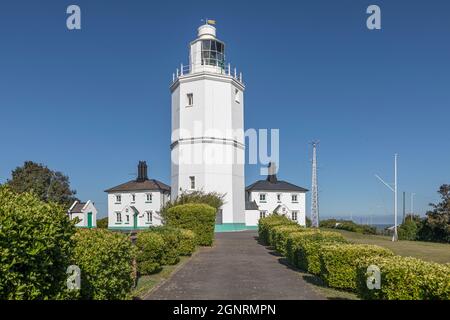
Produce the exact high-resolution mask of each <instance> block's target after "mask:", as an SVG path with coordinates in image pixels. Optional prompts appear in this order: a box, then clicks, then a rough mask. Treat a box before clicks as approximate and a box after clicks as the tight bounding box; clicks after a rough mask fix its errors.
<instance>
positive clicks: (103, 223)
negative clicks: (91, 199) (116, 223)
mask: <svg viewBox="0 0 450 320" xmlns="http://www.w3.org/2000/svg"><path fill="white" fill-rule="evenodd" d="M97 228H99V229H108V217H105V218H102V219H98V220H97Z"/></svg>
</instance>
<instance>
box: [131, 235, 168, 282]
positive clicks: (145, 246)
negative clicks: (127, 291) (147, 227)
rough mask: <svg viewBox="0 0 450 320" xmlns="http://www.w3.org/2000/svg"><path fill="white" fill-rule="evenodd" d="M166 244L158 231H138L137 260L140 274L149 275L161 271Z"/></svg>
mask: <svg viewBox="0 0 450 320" xmlns="http://www.w3.org/2000/svg"><path fill="white" fill-rule="evenodd" d="M164 245H165V242H164V239H163V237H162V236H161V235H160V234H158V233H156V232H151V231H145V232H140V233H138V235H137V239H136V249H137V257H136V262H137V265H138V270H139V273H140V274H142V275H148V274H153V273H156V272H159V271H161V264H162V259H163V256H164Z"/></svg>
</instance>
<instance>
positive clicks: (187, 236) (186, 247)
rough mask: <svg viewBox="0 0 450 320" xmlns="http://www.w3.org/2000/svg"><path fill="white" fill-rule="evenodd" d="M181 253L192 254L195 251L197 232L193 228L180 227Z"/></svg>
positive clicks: (183, 254) (184, 254)
mask: <svg viewBox="0 0 450 320" xmlns="http://www.w3.org/2000/svg"><path fill="white" fill-rule="evenodd" d="M180 232H181V239H180V255H182V256H190V255H191V254H192V253H193V252H194V251H195V247H196V245H195V233H194V232H193V231H191V230H186V229H180Z"/></svg>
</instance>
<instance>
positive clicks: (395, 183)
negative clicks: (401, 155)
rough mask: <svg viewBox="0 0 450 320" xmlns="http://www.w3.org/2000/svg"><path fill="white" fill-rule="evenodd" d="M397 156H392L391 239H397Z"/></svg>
mask: <svg viewBox="0 0 450 320" xmlns="http://www.w3.org/2000/svg"><path fill="white" fill-rule="evenodd" d="M397 158H398V154H395V157H394V179H395V180H394V212H395V213H394V215H395V218H394V236H393V237H392V241H397V240H398V234H397Z"/></svg>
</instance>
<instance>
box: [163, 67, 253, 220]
mask: <svg viewBox="0 0 450 320" xmlns="http://www.w3.org/2000/svg"><path fill="white" fill-rule="evenodd" d="M236 89H238V90H239V92H240V93H239V95H240V99H239V100H240V103H237V102H236V101H235V90H236ZM243 91H244V87H243V86H242V85H241V84H240V83H239V82H237V81H236V80H234V79H232V78H231V77H228V76H222V75H213V74H207V73H201V74H193V75H187V76H184V77H181V78H180V79H179V80H178V82H176V83H175V84H174V86H173V87H172V132H175V134H173V135H172V144H173V148H172V177H171V184H172V198H173V199H175V198H176V197H177V196H178V194H179V193H180V188H181V189H182V190H190V189H191V188H190V177H191V176H194V177H195V180H196V188H195V189H196V190H203V191H205V192H219V193H223V194H226V196H225V202H226V203H225V205H224V206H223V207H222V210H223V219H222V220H223V223H245V182H244V160H245V142H244V130H243V127H244V114H243V108H244V96H243ZM188 93H192V94H193V95H194V104H193V106H191V107H189V106H187V94H188ZM180 128H182V129H183V130H186V131H183V130H179V129H180ZM191 138H194V140H193V141H192V140H190V139H191ZM179 139H187V140H184V141H179ZM217 139H226V141H225V143H224V142H223V141H222V140H220V141H219V140H217ZM233 141H236V142H237V144H235V143H233ZM174 143H175V144H174Z"/></svg>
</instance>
